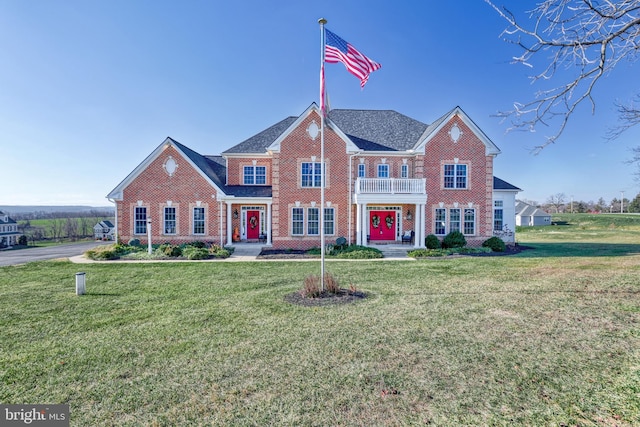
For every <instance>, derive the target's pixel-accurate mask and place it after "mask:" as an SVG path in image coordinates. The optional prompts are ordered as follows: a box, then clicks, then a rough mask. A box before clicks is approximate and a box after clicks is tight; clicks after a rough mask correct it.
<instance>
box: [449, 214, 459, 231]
mask: <svg viewBox="0 0 640 427" xmlns="http://www.w3.org/2000/svg"><path fill="white" fill-rule="evenodd" d="M452 231H460V209H449V232H452Z"/></svg>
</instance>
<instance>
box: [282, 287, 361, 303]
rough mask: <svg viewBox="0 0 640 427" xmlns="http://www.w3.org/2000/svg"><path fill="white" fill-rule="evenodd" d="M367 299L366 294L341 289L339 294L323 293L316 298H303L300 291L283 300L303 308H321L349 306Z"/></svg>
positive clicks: (286, 296)
mask: <svg viewBox="0 0 640 427" xmlns="http://www.w3.org/2000/svg"><path fill="white" fill-rule="evenodd" d="M365 298H367V294H366V293H364V292H361V291H355V292H352V291H350V290H347V289H341V290H340V292H339V293H337V294H334V293H329V292H326V291H325V292H323V293H322V294H320V296H318V297H316V298H305V297H303V296H302V294H301V293H300V291H298V292H293V293H291V294H288V295H285V297H284V300H285V301H286V302H288V303H290V304H296V305H301V306H304V307H322V306H327V305H335V304H349V303H353V302H357V301H361V300H363V299H365Z"/></svg>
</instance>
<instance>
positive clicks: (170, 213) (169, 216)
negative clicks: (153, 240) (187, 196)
mask: <svg viewBox="0 0 640 427" xmlns="http://www.w3.org/2000/svg"><path fill="white" fill-rule="evenodd" d="M164 234H176V208H164Z"/></svg>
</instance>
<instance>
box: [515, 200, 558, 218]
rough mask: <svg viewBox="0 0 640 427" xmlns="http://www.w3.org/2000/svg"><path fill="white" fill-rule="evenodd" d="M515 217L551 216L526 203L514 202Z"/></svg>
mask: <svg viewBox="0 0 640 427" xmlns="http://www.w3.org/2000/svg"><path fill="white" fill-rule="evenodd" d="M516 215H519V216H549V217H550V216H551V215H550V214H548V213H547V212H545V211H543V210H542V209H540V208H537V207H535V206H531V205H529V204H527V203H524V202H521V201H519V200H517V201H516Z"/></svg>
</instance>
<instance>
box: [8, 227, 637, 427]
mask: <svg viewBox="0 0 640 427" xmlns="http://www.w3.org/2000/svg"><path fill="white" fill-rule="evenodd" d="M593 217H597V218H593ZM612 217H613V218H605V215H601V216H597V215H588V216H587V215H584V216H579V215H576V216H570V217H567V219H562V218H555V217H554V221H556V219H557V220H558V221H561V222H566V223H567V224H566V225H558V226H551V227H547V228H546V229H539V228H535V229H529V230H523V231H522V232H521V233H519V234H518V240H519V242H520V244H522V245H526V246H531V247H533V248H534V249H530V250H525V251H523V252H522V253H521V254H519V255H514V256H507V257H468V258H465V257H459V258H447V259H436V260H433V259H428V260H423V261H416V262H406V261H404V262H403V261H397V262H392V261H358V262H349V261H330V262H328V263H327V270H328V271H330V272H331V273H333V274H334V275H335V276H336V277H337V278H338V279H339V280H341V282H342V284H343V286H344V287H348V286H349V285H355V286H356V287H357V288H358V289H361V290H364V291H366V292H367V293H368V294H369V297H368V298H367V299H365V300H363V301H360V302H357V303H354V304H351V305H339V306H328V307H315V308H308V307H300V306H296V305H291V304H289V303H287V302H285V301H284V297H285V296H286V295H287V294H289V293H291V292H294V291H296V290H298V289H299V288H300V287H301V285H302V281H303V279H304V277H305V276H306V275H308V274H312V273H313V274H318V269H319V263H316V262H248V263H224V262H220V263H217V262H208V263H154V264H113V263H112V264H108V263H104V264H89V265H82V266H81V267H80V266H78V265H74V264H71V263H69V262H60V261H51V262H43V263H34V264H28V265H25V266H16V267H3V268H0V402H2V403H68V404H70V407H71V425H73V426H95V425H101V426H102V425H107V426H109V425H112V426H123V425H125V426H126V425H131V426H134V425H152V426H154V425H155V426H173V425H291V426H294V425H295V426H299V425H309V426H312V425H313V426H328V425H362V426H382V425H385V426H386V425H447V426H448V425H451V426H458V425H528V426H540V425H557V426H561V425H566V426H573V425H580V426H632V425H639V424H640V234H639V233H640V216H639V217H637V218H636V217H633V216H630V215H629V216H624V217H625V218H624V221H626V224H624V225H623V224H622V223H616V222H615V221H622V222H624V221H623V218H622V217H623V216H621V215H619V216H615V215H614V216H612ZM615 217H617V218H615ZM612 224H613V225H612ZM561 233H563V234H562V236H564V237H560V236H559V234H561ZM80 268H81V269H82V271H85V272H86V278H87V295H84V296H76V295H75V287H74V280H75V273H76V272H77V271H79V269H80Z"/></svg>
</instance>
